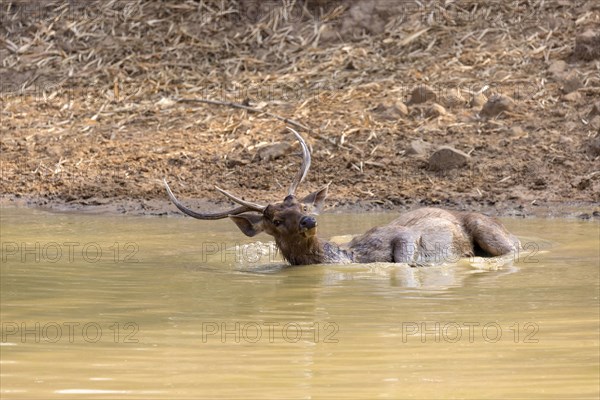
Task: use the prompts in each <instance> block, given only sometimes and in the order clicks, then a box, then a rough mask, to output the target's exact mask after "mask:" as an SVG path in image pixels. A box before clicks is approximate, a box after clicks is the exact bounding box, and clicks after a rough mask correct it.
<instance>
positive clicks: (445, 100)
mask: <svg viewBox="0 0 600 400" xmlns="http://www.w3.org/2000/svg"><path fill="white" fill-rule="evenodd" d="M440 103H441V105H442V106H444V107H446V108H454V107H464V106H465V105H466V104H467V100H466V99H465V98H464V97H463V95H462V93H461V92H460V89H458V88H456V89H453V90H449V91H448V93H447V94H445V95H444V96H441V98H440Z"/></svg>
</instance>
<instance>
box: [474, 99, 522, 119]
mask: <svg viewBox="0 0 600 400" xmlns="http://www.w3.org/2000/svg"><path fill="white" fill-rule="evenodd" d="M514 106H515V102H514V100H513V99H511V98H510V97H508V96H504V95H501V94H495V95H493V96H492V97H490V98H489V100H488V101H487V103H485V104H484V105H483V107H482V108H481V115H483V116H485V117H490V118H493V117H497V116H498V115H500V114H502V113H504V112H506V111H512V110H513V108H514Z"/></svg>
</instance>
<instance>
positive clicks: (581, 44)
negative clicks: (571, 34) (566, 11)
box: [573, 30, 600, 61]
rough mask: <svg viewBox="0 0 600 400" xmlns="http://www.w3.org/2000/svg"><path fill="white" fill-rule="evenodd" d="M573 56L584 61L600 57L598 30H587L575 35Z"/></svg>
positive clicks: (599, 35) (599, 34)
mask: <svg viewBox="0 0 600 400" xmlns="http://www.w3.org/2000/svg"><path fill="white" fill-rule="evenodd" d="M573 57H574V58H575V59H577V60H584V61H592V60H595V59H597V58H600V32H596V31H592V30H587V31H585V32H584V33H582V34H580V35H577V37H576V39H575V49H573Z"/></svg>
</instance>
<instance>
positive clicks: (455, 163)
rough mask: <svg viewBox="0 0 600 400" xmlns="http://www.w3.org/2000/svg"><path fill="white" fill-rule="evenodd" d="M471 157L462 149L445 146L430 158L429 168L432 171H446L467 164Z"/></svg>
mask: <svg viewBox="0 0 600 400" xmlns="http://www.w3.org/2000/svg"><path fill="white" fill-rule="evenodd" d="M470 158H471V156H469V155H468V154H466V153H464V152H462V151H460V150H456V149H455V148H453V147H449V146H443V147H440V148H439V149H438V150H437V151H436V152H435V153H433V154H432V155H431V157H430V158H429V169H430V170H432V171H444V170H449V169H454V168H459V167H462V166H464V165H466V164H467V163H468V162H469V160H470Z"/></svg>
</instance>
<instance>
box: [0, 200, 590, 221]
mask: <svg viewBox="0 0 600 400" xmlns="http://www.w3.org/2000/svg"><path fill="white" fill-rule="evenodd" d="M165 197H166V196H165ZM182 201H184V202H185V203H186V204H188V205H189V206H190V207H191V208H193V209H198V210H201V211H212V210H214V211H217V210H224V209H227V207H231V204H229V203H227V202H225V201H211V200H190V199H185V198H184V199H182ZM86 202H87V204H83V202H82V201H78V202H66V201H61V200H56V199H48V198H44V197H34V196H15V195H6V194H5V195H2V196H0V208H21V209H37V210H41V211H46V212H51V213H73V214H85V215H107V216H117V215H127V216H143V217H164V216H169V217H171V216H182V217H183V214H182V213H181V212H179V211H178V210H177V209H176V208H175V206H174V205H173V204H172V203H171V202H170V201H169V200H168V199H164V200H160V199H152V200H137V199H129V198H122V197H121V198H102V199H100V198H92V199H88V200H87V201H86ZM381 203H383V204H379V203H375V202H373V201H356V202H348V203H345V204H337V205H334V206H329V207H325V209H324V210H323V213H324V214H344V213H358V214H378V213H394V212H397V213H402V212H406V211H409V210H413V209H417V208H424V207H436V208H443V209H449V210H457V211H473V212H480V213H483V214H487V215H490V216H493V217H513V218H566V219H574V218H577V219H580V220H596V221H600V204H599V203H597V202H583V201H572V202H533V204H532V203H523V202H515V201H509V202H505V203H503V204H501V205H499V204H494V205H484V204H481V203H479V202H475V201H473V202H471V203H470V204H468V203H467V202H464V201H463V202H457V203H454V204H426V203H425V204H424V203H423V202H415V203H413V204H408V205H393V204H391V202H385V201H383V200H382V201H381Z"/></svg>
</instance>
